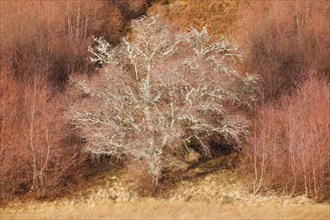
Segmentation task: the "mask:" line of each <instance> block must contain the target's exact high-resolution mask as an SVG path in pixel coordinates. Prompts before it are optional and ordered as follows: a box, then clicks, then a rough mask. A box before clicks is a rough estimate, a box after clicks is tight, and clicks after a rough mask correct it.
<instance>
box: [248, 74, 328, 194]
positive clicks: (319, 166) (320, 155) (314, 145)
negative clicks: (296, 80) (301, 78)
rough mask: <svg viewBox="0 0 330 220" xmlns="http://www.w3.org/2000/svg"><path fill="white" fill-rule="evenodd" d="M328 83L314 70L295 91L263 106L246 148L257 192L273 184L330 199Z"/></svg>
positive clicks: (277, 187) (298, 192)
mask: <svg viewBox="0 0 330 220" xmlns="http://www.w3.org/2000/svg"><path fill="white" fill-rule="evenodd" d="M310 74H311V73H310ZM329 88H330V87H329V83H328V82H326V81H324V80H318V79H317V77H316V76H315V73H314V74H311V75H309V78H308V79H307V80H306V82H305V83H304V84H303V85H301V86H300V87H299V89H298V90H297V91H296V92H295V94H294V95H293V96H285V97H283V98H282V99H281V101H280V103H279V104H275V103H274V104H270V105H268V106H263V107H261V108H260V110H259V112H258V115H257V117H256V119H255V122H254V128H253V134H252V137H251V139H250V145H247V146H246V148H245V149H244V155H245V161H244V162H245V165H246V166H243V168H244V170H245V171H250V172H251V174H253V175H254V181H255V182H254V192H255V193H257V192H258V191H259V189H261V188H262V187H263V186H271V187H273V188H275V189H277V190H282V191H283V192H284V193H291V194H292V195H297V194H305V195H306V196H308V197H312V198H314V199H316V200H324V199H328V200H329V199H330V187H329V186H330V167H329V164H330V160H329V158H330V148H329V143H330V140H329V138H330V117H329V115H330V112H329V111H330V94H329V93H330V90H329Z"/></svg>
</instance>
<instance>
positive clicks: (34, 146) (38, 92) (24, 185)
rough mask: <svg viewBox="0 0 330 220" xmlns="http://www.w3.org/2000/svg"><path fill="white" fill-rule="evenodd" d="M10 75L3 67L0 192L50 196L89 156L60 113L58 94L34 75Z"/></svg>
mask: <svg viewBox="0 0 330 220" xmlns="http://www.w3.org/2000/svg"><path fill="white" fill-rule="evenodd" d="M13 78H14V77H13V74H12V72H11V71H10V70H9V69H2V70H1V72H0V161H1V166H0V188H1V195H0V196H1V199H7V198H10V197H12V196H14V195H19V194H22V193H26V192H37V195H38V196H44V195H47V194H48V195H49V194H52V193H54V192H56V191H58V190H59V189H62V188H63V187H64V186H67V185H68V184H70V182H72V180H73V181H77V180H78V181H79V179H80V175H82V174H83V173H82V172H83V170H82V163H84V162H85V161H86V156H87V155H86V154H84V153H82V152H81V150H80V149H79V145H77V143H78V142H77V140H75V139H74V136H73V132H72V129H70V126H69V124H68V123H67V121H66V119H65V118H64V116H63V113H62V112H63V110H62V108H61V101H60V99H61V96H60V95H56V96H54V95H53V94H52V93H51V92H50V91H51V90H50V88H48V87H47V83H46V82H45V80H43V79H42V78H40V77H38V76H37V75H35V76H34V77H32V78H31V79H30V80H29V81H21V82H19V83H18V82H15V80H14V79H13ZM78 168H79V169H80V170H79V169H78Z"/></svg>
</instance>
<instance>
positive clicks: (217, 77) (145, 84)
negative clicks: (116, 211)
mask: <svg viewBox="0 0 330 220" xmlns="http://www.w3.org/2000/svg"><path fill="white" fill-rule="evenodd" d="M150 3H151V1H150V2H147V1H134V3H133V1H97V2H90V1H81V2H80V3H78V2H72V1H63V2H61V4H54V3H53V2H38V3H36V2H33V1H32V2H19V3H15V4H13V3H9V2H5V3H1V6H2V7H1V20H2V26H1V33H3V35H4V37H2V38H1V72H0V74H1V77H0V151H1V153H0V159H1V160H0V161H1V167H0V169H1V172H0V175H1V176H0V188H1V199H2V200H8V199H11V198H15V197H17V196H21V195H29V196H31V197H35V198H40V197H42V198H43V197H48V198H49V197H50V196H53V195H57V194H59V193H60V192H62V193H63V192H67V193H69V192H70V190H72V189H73V186H74V185H77V184H83V182H84V180H86V179H88V178H89V177H90V176H91V175H95V174H97V173H98V172H100V170H104V169H111V166H110V167H109V164H108V163H106V162H104V163H102V158H103V159H104V158H106V159H107V160H110V161H116V162H117V163H120V166H123V167H127V172H132V173H134V175H135V176H136V178H135V179H138V180H139V181H138V182H137V183H136V184H139V185H140V186H146V187H147V188H144V189H143V191H144V192H147V193H148V191H149V193H151V191H154V190H155V189H156V190H157V188H159V187H164V184H166V183H168V182H169V181H168V179H169V178H177V179H180V177H182V176H184V173H185V171H186V170H187V169H188V168H189V166H190V165H191V164H192V163H196V161H198V158H201V157H204V158H210V157H212V156H214V155H213V152H214V151H217V149H216V148H217V147H219V146H222V147H223V146H230V147H231V148H233V149H237V150H239V151H240V155H241V163H240V166H239V171H240V173H241V174H242V175H244V176H248V177H251V189H253V192H254V193H260V192H264V191H265V190H267V189H269V188H274V189H276V190H277V191H278V192H283V193H285V194H291V195H293V196H295V195H301V194H305V195H306V196H308V197H310V198H313V199H315V200H317V201H323V200H328V199H329V194H330V192H329V186H330V167H329V163H330V161H329V158H330V149H329V143H330V140H329V138H330V131H329V129H330V119H329V115H330V114H329V113H330V112H329V109H330V97H329V70H330V66H329V65H330V64H329V62H327V57H329V42H328V39H329V29H328V28H327V27H328V22H329V10H328V9H329V3H328V2H325V1H313V2H309V4H308V5H307V6H308V7H307V6H306V4H305V2H303V1H302V2H278V1H276V2H275V1H274V2H260V1H258V2H256V3H251V4H250V5H249V7H248V8H247V10H246V11H245V12H244V13H246V14H245V15H246V16H244V18H243V19H241V20H239V21H238V24H239V25H238V27H237V29H238V31H239V33H243V31H241V29H242V28H243V29H244V32H247V34H246V35H242V34H236V35H235V34H233V35H235V39H237V44H241V47H240V48H238V47H237V46H235V45H234V44H232V43H230V42H228V41H227V40H225V39H224V38H221V39H219V40H213V38H212V40H211V38H210V36H209V35H208V33H207V30H206V28H204V29H200V30H197V29H194V28H190V29H188V31H187V32H179V31H177V29H176V28H172V27H171V25H170V24H165V23H164V22H162V19H161V18H159V17H155V16H145V17H142V18H139V19H137V20H133V21H132V22H128V21H129V20H130V19H133V18H136V17H137V16H140V15H141V14H143V13H144V12H145V10H146V8H147V6H148V4H150ZM306 7H307V8H306ZM2 12H4V13H2ZM63 12H64V13H63ZM35 14H37V15H38V16H35ZM17 18H19V19H17ZM240 24H241V25H240ZM240 26H241V27H240ZM4 30H6V31H4ZM125 34H127V37H124V38H122V37H123V36H124V35H125ZM92 35H95V36H103V37H96V38H93V37H92ZM88 47H89V49H87V48H88ZM244 51H245V53H244ZM88 58H90V60H88ZM246 72H249V73H251V74H247V73H246ZM211 143H217V144H215V145H212V144H211ZM194 155H195V158H196V160H189V159H187V158H190V157H193V156H194ZM95 158H98V160H95ZM100 161H101V162H100Z"/></svg>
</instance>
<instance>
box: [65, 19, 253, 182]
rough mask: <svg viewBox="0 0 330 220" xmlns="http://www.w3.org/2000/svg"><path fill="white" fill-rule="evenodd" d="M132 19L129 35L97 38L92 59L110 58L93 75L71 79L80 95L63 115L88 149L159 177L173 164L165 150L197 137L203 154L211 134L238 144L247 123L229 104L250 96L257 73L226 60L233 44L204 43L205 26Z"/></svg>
mask: <svg viewBox="0 0 330 220" xmlns="http://www.w3.org/2000/svg"><path fill="white" fill-rule="evenodd" d="M131 25H132V36H130V37H129V38H125V39H124V40H123V42H122V44H121V45H119V46H117V47H115V48H112V47H111V46H110V45H109V44H107V42H106V41H104V40H103V39H102V38H97V39H95V40H96V42H97V44H98V46H97V47H95V48H90V51H91V53H92V57H91V60H92V61H93V62H97V63H103V64H108V65H106V66H105V67H104V69H102V70H101V72H100V76H99V77H97V78H94V79H93V80H92V81H86V80H79V79H78V80H77V79H73V81H74V82H75V84H76V86H77V87H78V88H79V89H80V90H81V91H82V92H83V94H84V95H83V96H84V98H83V99H81V100H79V99H78V100H77V102H76V103H74V104H73V105H72V107H71V108H70V109H69V117H70V119H71V122H72V123H73V124H74V125H76V127H77V128H79V129H80V130H81V133H82V134H83V136H84V138H86V140H87V143H88V144H87V145H88V150H89V151H90V152H92V153H93V154H96V155H104V154H106V155H113V156H117V157H121V156H123V155H126V156H128V157H131V158H132V159H133V160H134V161H135V163H146V164H147V167H148V168H147V170H148V172H149V173H150V174H151V176H152V177H153V178H154V180H155V182H156V183H157V181H158V180H159V178H160V177H161V176H162V170H163V169H164V168H166V167H169V166H170V167H171V166H172V165H175V160H173V158H172V159H171V160H165V158H166V155H167V154H166V153H165V152H166V150H168V149H172V150H173V151H175V150H176V149H180V148H184V147H185V148H187V150H189V143H190V142H197V143H199V145H200V147H201V149H202V150H203V152H204V153H205V154H206V155H208V154H209V149H210V146H209V141H210V138H211V137H212V136H219V137H221V138H220V139H221V140H222V141H223V142H226V143H230V144H232V145H235V146H240V145H241V143H242V140H243V138H244V137H245V136H246V135H247V133H248V122H247V121H246V120H245V119H244V117H240V116H239V115H238V114H237V111H235V110H237V106H240V105H242V104H249V103H250V102H251V101H253V98H254V97H253V94H252V93H249V91H250V90H251V88H252V87H253V86H254V83H255V78H254V77H252V76H243V75H241V74H239V73H238V72H236V71H235V69H234V68H233V67H232V65H231V60H233V59H234V60H235V59H237V58H239V57H240V54H239V51H238V49H237V48H235V47H233V46H231V45H230V44H229V43H228V42H227V41H225V40H219V41H217V42H215V43H212V44H210V43H209V36H208V34H207V31H206V28H204V29H203V30H202V31H201V32H199V31H197V30H196V29H193V28H191V29H190V32H189V33H187V34H178V33H173V32H171V30H170V28H169V27H168V26H167V25H165V24H163V23H160V22H159V20H158V19H157V18H156V17H153V16H150V17H143V18H141V19H139V20H135V21H133V22H132V24H131ZM237 85H240V86H241V88H244V89H237ZM243 93H245V94H243ZM246 94H248V95H246ZM242 97H244V99H242ZM171 161H172V162H171ZM173 167H175V166H173Z"/></svg>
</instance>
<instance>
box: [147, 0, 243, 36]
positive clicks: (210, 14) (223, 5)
mask: <svg viewBox="0 0 330 220" xmlns="http://www.w3.org/2000/svg"><path fill="white" fill-rule="evenodd" d="M192 2H193V4H192ZM247 4H248V1H246V0H225V1H218V0H192V1H191V0H175V1H170V3H169V4H167V5H158V4H155V5H153V6H152V7H151V9H150V10H149V11H150V12H152V13H154V14H160V15H161V16H163V18H164V19H165V20H167V21H169V22H170V23H171V24H173V25H175V26H176V27H177V28H179V29H180V30H183V31H185V30H186V29H187V28H188V27H189V26H192V27H195V28H198V29H201V28H202V27H204V26H205V25H207V28H208V31H209V33H210V35H211V36H212V37H219V36H221V35H225V36H226V35H228V34H229V33H231V32H232V31H233V28H234V25H233V24H234V23H235V22H236V21H237V20H238V19H239V17H240V14H239V12H240V11H241V9H242V8H243V6H244V5H247Z"/></svg>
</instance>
